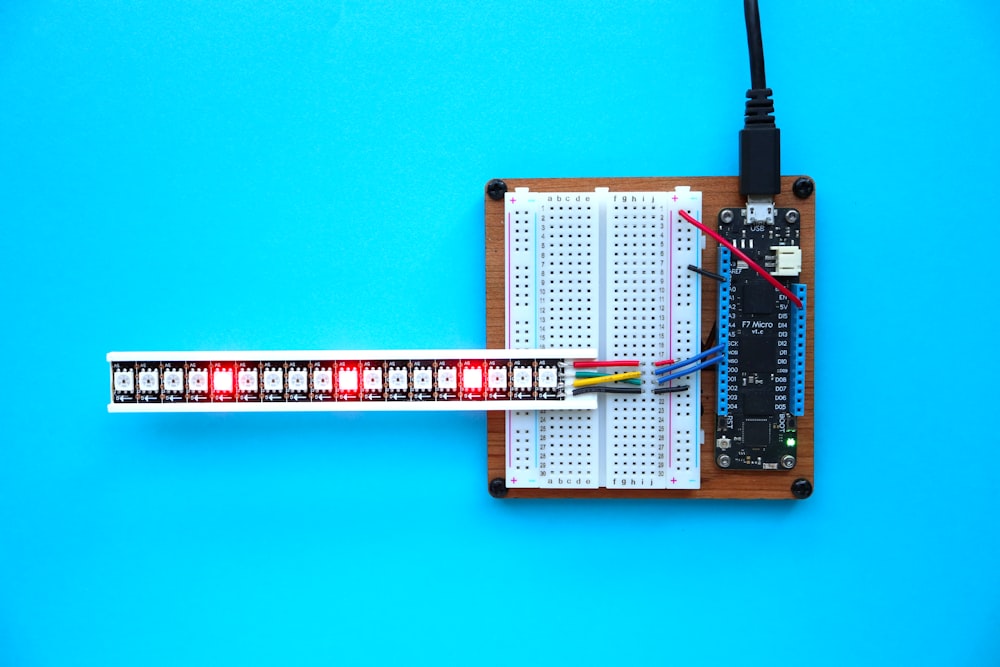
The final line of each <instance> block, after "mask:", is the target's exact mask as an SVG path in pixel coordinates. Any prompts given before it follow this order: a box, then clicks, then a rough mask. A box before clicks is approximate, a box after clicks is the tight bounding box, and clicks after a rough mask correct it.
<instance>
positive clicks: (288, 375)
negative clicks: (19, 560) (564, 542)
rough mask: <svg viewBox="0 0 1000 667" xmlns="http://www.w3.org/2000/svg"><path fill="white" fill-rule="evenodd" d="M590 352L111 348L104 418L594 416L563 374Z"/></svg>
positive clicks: (593, 401)
mask: <svg viewBox="0 0 1000 667" xmlns="http://www.w3.org/2000/svg"><path fill="white" fill-rule="evenodd" d="M596 354H597V350H596V349H593V348H575V349H546V350H539V349H524V350H296V351H288V350H286V351H268V352H262V351H253V352H111V353H109V354H108V356H107V360H108V362H109V363H110V365H111V368H110V370H111V377H110V381H111V402H110V403H109V404H108V411H109V412H325V411H355V410H363V411H372V410H375V411H378V410H400V411H415V410H417V411H419V410H424V411H427V410H512V409H515V408H516V409H518V410H521V409H523V410H547V409H552V408H556V407H558V408H559V409H560V410H572V411H576V410H583V411H587V410H594V409H595V408H596V407H597V397H596V396H589V395H588V396H573V395H572V392H567V391H566V390H565V377H566V376H565V373H566V369H567V368H571V367H572V364H573V361H575V360H577V359H594V358H595V355H596Z"/></svg>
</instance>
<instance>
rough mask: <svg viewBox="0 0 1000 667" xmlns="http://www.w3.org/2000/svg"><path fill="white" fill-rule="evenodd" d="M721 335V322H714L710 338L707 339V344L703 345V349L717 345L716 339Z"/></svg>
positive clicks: (709, 334)
mask: <svg viewBox="0 0 1000 667" xmlns="http://www.w3.org/2000/svg"><path fill="white" fill-rule="evenodd" d="M718 336H719V322H718V321H715V322H712V329H711V330H710V331H709V332H708V338H706V339H705V344H704V345H702V346H701V349H703V350H707V349H708V348H710V347H715V339H716V338H717V337H718Z"/></svg>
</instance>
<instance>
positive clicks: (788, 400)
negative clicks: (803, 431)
mask: <svg viewBox="0 0 1000 667" xmlns="http://www.w3.org/2000/svg"><path fill="white" fill-rule="evenodd" d="M800 219H801V216H800V213H799V211H798V210H797V209H795V208H777V207H775V206H774V204H773V203H771V202H768V201H750V202H748V204H747V205H746V207H745V208H744V207H734V208H725V209H722V210H721V211H720V212H719V215H718V230H719V234H720V235H721V236H722V237H724V238H725V239H727V240H728V241H730V242H731V243H732V244H733V246H734V247H735V248H737V249H738V250H739V251H741V252H742V253H743V254H744V255H745V257H744V258H741V257H739V256H737V255H736V254H734V253H733V252H731V251H730V250H729V249H727V248H724V247H723V248H720V249H719V274H720V275H721V276H722V278H723V280H722V283H721V285H720V287H719V315H718V332H719V333H718V336H719V344H720V345H722V346H723V349H724V350H726V354H725V358H724V360H723V362H722V363H720V364H719V367H718V371H717V372H718V393H717V401H718V404H717V409H716V415H717V416H716V433H715V462H716V464H717V465H718V466H719V467H720V468H725V469H734V470H779V469H784V470H790V469H793V468H794V467H795V465H796V461H797V444H798V443H797V440H798V435H797V418H798V417H801V416H802V414H803V411H804V399H805V369H806V367H805V352H806V346H805V327H806V316H805V309H806V288H805V285H804V284H802V283H801V282H800V274H801V272H802V251H801V248H800V237H801V230H800V224H799V223H800ZM746 258H749V259H750V260H752V261H753V262H756V263H757V264H758V265H759V266H761V267H763V268H764V270H765V271H766V272H767V273H766V275H762V274H761V273H759V272H756V271H753V270H751V269H750V266H749V264H748V262H747V261H745V259H746ZM768 276H770V277H768ZM779 285H781V286H784V288H785V290H784V291H780V287H779V289H776V287H778V286H779Z"/></svg>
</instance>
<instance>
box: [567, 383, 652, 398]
mask: <svg viewBox="0 0 1000 667" xmlns="http://www.w3.org/2000/svg"><path fill="white" fill-rule="evenodd" d="M641 393H642V388H641V387H603V386H601V385H596V386H593V387H577V388H576V389H574V390H573V395H574V396H579V395H580V394H641Z"/></svg>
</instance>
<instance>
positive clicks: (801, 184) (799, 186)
mask: <svg viewBox="0 0 1000 667" xmlns="http://www.w3.org/2000/svg"><path fill="white" fill-rule="evenodd" d="M815 189H816V184H815V183H813V179H811V178H808V177H806V176H800V177H798V178H796V179H795V182H794V183H792V193H793V194H794V195H795V196H796V197H798V198H799V199H807V198H808V197H809V196H810V195H811V194H812V193H813V191H814V190H815Z"/></svg>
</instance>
